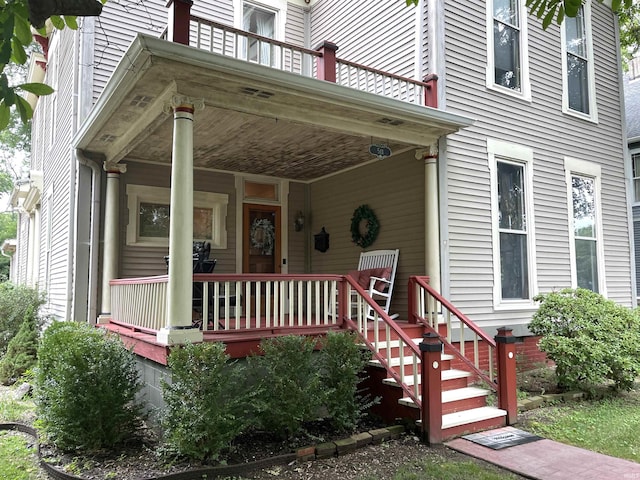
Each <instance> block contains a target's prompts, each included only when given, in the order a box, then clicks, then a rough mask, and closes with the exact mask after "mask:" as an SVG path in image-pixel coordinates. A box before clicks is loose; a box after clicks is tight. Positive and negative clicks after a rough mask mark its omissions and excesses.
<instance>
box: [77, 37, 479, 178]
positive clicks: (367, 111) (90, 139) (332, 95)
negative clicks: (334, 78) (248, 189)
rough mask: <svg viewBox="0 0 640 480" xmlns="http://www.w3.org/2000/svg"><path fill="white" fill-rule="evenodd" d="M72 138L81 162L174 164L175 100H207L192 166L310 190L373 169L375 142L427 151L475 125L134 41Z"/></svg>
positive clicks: (163, 44)
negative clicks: (307, 184) (343, 173)
mask: <svg viewBox="0 0 640 480" xmlns="http://www.w3.org/2000/svg"><path fill="white" fill-rule="evenodd" d="M123 58H124V59H125V60H124V61H123V62H121V63H120V65H118V67H117V68H116V71H115V72H114V74H113V76H112V78H111V79H110V81H109V83H108V84H107V86H106V87H105V90H104V92H103V94H102V95H101V97H100V98H99V99H98V102H97V104H96V105H95V106H94V108H93V110H92V112H91V114H90V115H89V118H88V119H87V121H86V122H84V125H83V127H82V129H81V130H80V131H79V132H78V134H77V136H76V138H75V139H74V145H76V147H77V148H79V149H81V150H82V151H83V152H84V154H85V155H87V156H90V157H93V158H96V159H101V160H105V161H108V162H118V161H121V160H123V159H125V158H126V159H129V160H139V161H148V162H155V163H165V164H169V163H171V149H172V139H173V138H172V137H173V120H172V115H171V114H170V113H169V112H170V110H169V111H168V110H167V108H166V107H167V105H168V104H169V102H170V100H171V98H172V97H173V96H174V95H176V94H178V95H185V96H189V97H193V98H196V99H203V100H204V104H205V108H204V109H203V110H199V111H196V113H195V121H194V139H193V141H194V166H196V167H201V168H209V169H215V170H224V171H234V172H244V173H252V174H261V175H271V176H275V177H282V178H289V179H295V180H302V181H309V180H313V179H315V178H319V177H323V176H325V175H329V174H332V173H335V172H338V171H340V170H344V169H347V168H349V167H352V166H356V165H359V164H362V163H365V162H368V161H371V160H372V159H373V158H374V157H372V155H371V154H370V153H369V152H368V146H369V144H370V143H372V142H373V143H386V144H387V145H389V147H390V148H391V150H392V151H393V152H394V153H399V152H402V151H406V150H407V149H410V148H416V147H421V146H428V145H430V144H432V143H434V142H435V141H436V140H437V139H438V138H439V137H441V136H442V135H446V134H448V133H452V132H455V131H457V130H458V129H460V128H462V127H465V126H468V125H470V124H471V123H472V121H471V120H470V119H468V118H465V117H460V116H457V115H452V114H449V113H446V112H443V111H441V110H435V109H431V108H425V107H422V106H418V105H413V104H408V103H406V102H400V101H397V100H393V99H389V98H385V97H381V96H378V95H373V94H369V93H365V92H360V91H357V90H354V89H351V88H347V87H343V86H340V85H336V84H332V83H329V82H324V81H319V80H315V79H311V78H306V77H302V76H299V75H296V74H291V73H288V72H283V71H279V70H276V69H272V68H268V67H262V66H258V65H254V64H251V63H247V62H244V61H240V60H235V59H233V58H229V57H223V56H220V55H216V54H212V53H209V52H206V51H203V50H199V49H195V48H192V47H187V46H184V45H180V44H175V43H171V42H167V41H164V40H159V39H156V38H153V37H148V36H142V35H140V36H138V37H137V38H136V39H135V40H134V42H133V43H132V45H131V46H130V48H129V50H128V52H127V53H126V54H125V55H124V57H123Z"/></svg>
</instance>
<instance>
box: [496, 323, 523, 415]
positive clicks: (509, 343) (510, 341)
mask: <svg viewBox="0 0 640 480" xmlns="http://www.w3.org/2000/svg"><path fill="white" fill-rule="evenodd" d="M495 340H496V346H497V348H498V407H499V408H501V409H503V410H506V411H507V424H508V425H512V424H514V423H515V422H516V421H517V419H518V396H517V391H516V390H517V385H516V342H517V340H518V339H517V338H516V337H514V336H513V335H512V329H511V328H508V327H501V328H499V329H498V335H496V336H495Z"/></svg>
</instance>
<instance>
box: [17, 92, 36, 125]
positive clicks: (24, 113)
mask: <svg viewBox="0 0 640 480" xmlns="http://www.w3.org/2000/svg"><path fill="white" fill-rule="evenodd" d="M16 100H17V101H16V107H17V108H18V112H19V113H20V120H22V123H27V122H28V121H29V120H31V117H33V109H32V108H31V105H30V104H29V102H27V101H26V100H25V99H24V98H22V97H21V96H19V95H16Z"/></svg>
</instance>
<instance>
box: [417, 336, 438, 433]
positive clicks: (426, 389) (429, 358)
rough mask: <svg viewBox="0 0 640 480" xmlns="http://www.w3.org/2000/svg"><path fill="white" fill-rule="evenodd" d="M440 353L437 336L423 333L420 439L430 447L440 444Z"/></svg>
mask: <svg viewBox="0 0 640 480" xmlns="http://www.w3.org/2000/svg"><path fill="white" fill-rule="evenodd" d="M441 353H442V341H440V338H439V337H438V334H437V333H435V332H429V333H425V334H424V335H423V336H422V342H421V343H420V362H421V370H422V371H421V380H422V383H421V391H422V412H421V413H422V438H423V440H426V441H427V442H428V443H429V444H430V445H433V444H438V443H442V380H441V366H440V362H441Z"/></svg>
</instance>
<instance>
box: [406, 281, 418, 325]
mask: <svg viewBox="0 0 640 480" xmlns="http://www.w3.org/2000/svg"><path fill="white" fill-rule="evenodd" d="M407 306H408V309H409V312H408V315H407V318H408V319H409V323H418V319H417V318H416V310H417V309H418V305H417V298H416V280H415V277H414V276H411V277H409V298H408V302H407Z"/></svg>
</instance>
